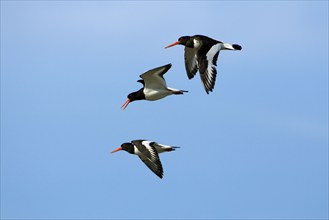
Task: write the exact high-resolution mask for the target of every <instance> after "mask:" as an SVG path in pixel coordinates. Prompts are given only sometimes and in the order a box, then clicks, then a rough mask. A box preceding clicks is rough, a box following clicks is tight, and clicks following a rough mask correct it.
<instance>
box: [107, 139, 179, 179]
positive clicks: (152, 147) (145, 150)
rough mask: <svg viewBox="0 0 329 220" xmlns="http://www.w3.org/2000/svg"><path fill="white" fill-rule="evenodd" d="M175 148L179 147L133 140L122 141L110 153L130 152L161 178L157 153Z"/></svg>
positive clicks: (161, 172) (161, 170) (160, 166)
mask: <svg viewBox="0 0 329 220" xmlns="http://www.w3.org/2000/svg"><path fill="white" fill-rule="evenodd" d="M176 148H179V147H173V146H168V145H164V144H158V143H156V142H154V141H147V140H133V141H131V142H130V143H123V144H122V145H121V146H120V147H119V148H117V149H115V150H114V151H112V152H111V153H115V152H117V151H120V150H124V151H127V152H128V153H130V154H135V155H137V156H138V157H139V158H140V159H141V160H142V161H143V162H144V163H145V165H146V166H147V167H148V168H149V169H150V170H152V172H153V173H155V174H156V175H157V176H158V177H160V178H161V179H162V177H163V168H162V164H161V161H160V158H159V154H160V153H163V152H167V151H173V150H175V149H176Z"/></svg>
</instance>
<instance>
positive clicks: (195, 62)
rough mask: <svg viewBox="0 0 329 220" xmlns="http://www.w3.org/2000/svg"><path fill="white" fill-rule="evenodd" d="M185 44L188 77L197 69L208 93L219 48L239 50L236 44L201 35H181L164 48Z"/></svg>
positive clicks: (213, 79)
mask: <svg viewBox="0 0 329 220" xmlns="http://www.w3.org/2000/svg"><path fill="white" fill-rule="evenodd" d="M178 44H181V45H184V46H185V54H184V58H185V69H186V73H187V76H188V78H189V79H192V78H193V77H194V76H195V74H196V72H197V71H198V70H199V72H200V77H201V80H202V83H203V86H204V88H205V90H206V92H207V94H209V92H212V91H213V89H214V87H215V81H216V75H217V70H216V66H217V58H218V54H219V51H221V50H241V49H242V47H241V46H240V45H238V44H229V43H223V42H221V41H218V40H214V39H212V38H210V37H207V36H203V35H194V36H183V37H180V38H179V39H178V41H176V42H174V43H172V44H170V45H168V46H167V47H165V48H168V47H172V46H175V45H178Z"/></svg>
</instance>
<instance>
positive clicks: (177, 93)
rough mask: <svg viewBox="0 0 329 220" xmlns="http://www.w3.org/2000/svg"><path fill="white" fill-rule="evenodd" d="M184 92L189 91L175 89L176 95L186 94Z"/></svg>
mask: <svg viewBox="0 0 329 220" xmlns="http://www.w3.org/2000/svg"><path fill="white" fill-rule="evenodd" d="M184 92H188V91H186V90H173V94H175V95H182V94H184Z"/></svg>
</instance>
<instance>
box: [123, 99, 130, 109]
mask: <svg viewBox="0 0 329 220" xmlns="http://www.w3.org/2000/svg"><path fill="white" fill-rule="evenodd" d="M129 103H130V99H127V100H126V101H125V103H123V105H122V106H121V109H122V110H125V108H127V106H128V105H129Z"/></svg>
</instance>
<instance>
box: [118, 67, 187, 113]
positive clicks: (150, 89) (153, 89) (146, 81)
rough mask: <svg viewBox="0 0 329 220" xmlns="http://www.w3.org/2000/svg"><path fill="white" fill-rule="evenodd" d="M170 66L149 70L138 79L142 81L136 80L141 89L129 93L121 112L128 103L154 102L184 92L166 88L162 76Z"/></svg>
mask: <svg viewBox="0 0 329 220" xmlns="http://www.w3.org/2000/svg"><path fill="white" fill-rule="evenodd" d="M170 67H171V64H170V63H169V64H167V65H164V66H160V67H157V68H155V69H151V70H149V71H147V72H145V73H143V74H142V75H140V76H139V77H141V78H142V79H140V80H138V81H137V82H140V83H142V84H143V88H141V89H140V90H138V91H136V92H133V93H130V94H129V95H128V96H127V98H128V99H127V100H126V102H125V103H123V105H122V106H121V108H122V110H124V109H125V108H126V107H127V106H128V105H129V103H130V102H133V101H136V100H148V101H155V100H158V99H162V98H164V97H166V96H168V95H181V94H183V93H184V92H187V91H185V90H177V89H172V88H168V87H167V83H166V81H165V79H164V78H163V75H164V74H165V73H166V72H167V71H168V70H169V69H170Z"/></svg>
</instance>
